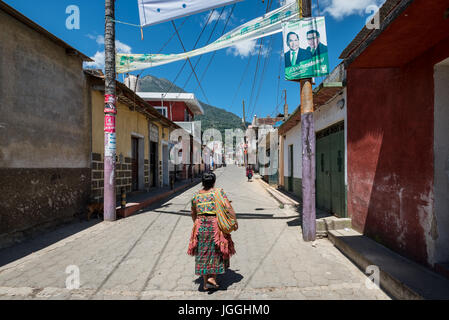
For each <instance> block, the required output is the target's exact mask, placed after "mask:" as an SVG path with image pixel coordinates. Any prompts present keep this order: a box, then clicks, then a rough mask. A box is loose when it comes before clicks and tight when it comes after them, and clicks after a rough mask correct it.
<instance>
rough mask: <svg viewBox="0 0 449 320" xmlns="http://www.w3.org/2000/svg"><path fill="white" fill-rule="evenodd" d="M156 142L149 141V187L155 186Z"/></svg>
mask: <svg viewBox="0 0 449 320" xmlns="http://www.w3.org/2000/svg"><path fill="white" fill-rule="evenodd" d="M157 147H158V144H157V142H150V187H152V188H154V187H156V186H157V168H158V165H157V161H158V157H157Z"/></svg>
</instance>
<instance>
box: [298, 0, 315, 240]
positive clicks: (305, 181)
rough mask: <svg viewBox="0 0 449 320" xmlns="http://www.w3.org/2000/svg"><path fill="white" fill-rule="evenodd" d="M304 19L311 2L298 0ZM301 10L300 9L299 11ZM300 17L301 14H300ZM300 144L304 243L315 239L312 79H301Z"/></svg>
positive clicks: (310, 14) (310, 8) (310, 9)
mask: <svg viewBox="0 0 449 320" xmlns="http://www.w3.org/2000/svg"><path fill="white" fill-rule="evenodd" d="M300 2H301V4H302V6H300V8H301V7H302V15H303V17H304V18H309V17H311V16H312V3H311V2H312V1H311V0H300ZM300 10H301V9H300ZM300 15H301V12H300ZM300 89H301V142H302V202H303V205H302V235H303V239H304V241H314V240H315V238H316V208H315V123H314V119H313V91H312V79H311V78H309V79H302V80H301V81H300Z"/></svg>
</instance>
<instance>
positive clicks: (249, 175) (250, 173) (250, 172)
mask: <svg viewBox="0 0 449 320" xmlns="http://www.w3.org/2000/svg"><path fill="white" fill-rule="evenodd" d="M253 175H254V172H253V168H252V167H251V165H250V164H249V165H248V167H247V168H246V177H247V178H248V182H249V181H251V179H252V178H253Z"/></svg>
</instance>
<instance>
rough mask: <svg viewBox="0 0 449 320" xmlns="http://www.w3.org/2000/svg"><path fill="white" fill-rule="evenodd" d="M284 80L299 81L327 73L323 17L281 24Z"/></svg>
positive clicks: (327, 60) (327, 58) (327, 63)
mask: <svg viewBox="0 0 449 320" xmlns="http://www.w3.org/2000/svg"><path fill="white" fill-rule="evenodd" d="M283 39H284V59H285V79H286V80H292V81H296V80H300V79H305V78H314V77H321V76H326V75H328V74H329V56H328V48H327V36H326V21H325V18H324V17H314V18H304V19H300V20H291V21H288V22H285V23H283Z"/></svg>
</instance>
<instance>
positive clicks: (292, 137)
mask: <svg viewBox="0 0 449 320" xmlns="http://www.w3.org/2000/svg"><path fill="white" fill-rule="evenodd" d="M291 144H293V161H294V164H293V177H294V178H301V177H302V163H301V159H302V143H301V125H300V124H298V125H296V126H295V127H293V128H292V129H291V130H290V131H289V132H287V133H286V135H285V140H284V176H285V177H289V176H290V171H289V170H290V168H289V166H288V161H289V159H290V154H289V145H291Z"/></svg>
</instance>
